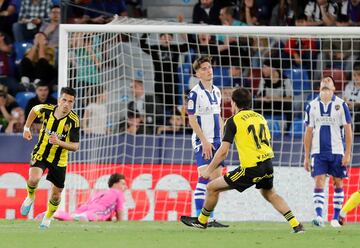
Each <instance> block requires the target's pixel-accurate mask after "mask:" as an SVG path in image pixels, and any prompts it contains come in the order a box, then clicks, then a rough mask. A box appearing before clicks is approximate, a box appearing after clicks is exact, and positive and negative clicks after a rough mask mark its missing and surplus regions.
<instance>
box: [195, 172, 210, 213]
mask: <svg viewBox="0 0 360 248" xmlns="http://www.w3.org/2000/svg"><path fill="white" fill-rule="evenodd" d="M208 182H209V180H207V179H205V178H203V177H199V179H198V183H197V184H196V188H195V192H194V199H195V208H196V216H199V215H200V213H201V209H202V208H203V206H204V201H205V194H206V185H207V184H208Z"/></svg>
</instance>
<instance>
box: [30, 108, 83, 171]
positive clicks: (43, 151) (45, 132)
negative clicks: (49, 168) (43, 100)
mask: <svg viewBox="0 0 360 248" xmlns="http://www.w3.org/2000/svg"><path fill="white" fill-rule="evenodd" d="M56 108H57V106H54V105H49V104H39V105H36V106H35V107H34V108H33V109H34V111H35V113H36V115H37V116H38V117H39V118H40V119H42V120H43V124H42V128H41V130H40V133H39V140H38V143H37V144H36V146H35V148H34V150H33V152H32V154H31V156H32V158H33V159H35V160H38V161H41V160H45V161H47V162H49V163H51V164H53V165H57V166H60V167H65V166H66V165H67V161H68V150H66V149H64V148H61V147H59V146H58V145H52V144H50V143H49V137H50V135H51V134H53V133H55V134H56V135H57V136H58V137H59V139H60V140H62V141H65V142H69V141H70V142H79V132H80V120H79V117H78V116H77V114H76V113H75V112H74V111H71V112H70V113H69V114H68V115H67V116H65V117H63V118H61V119H57V118H56V117H55V116H54V112H55V109H56Z"/></svg>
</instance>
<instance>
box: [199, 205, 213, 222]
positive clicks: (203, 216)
mask: <svg viewBox="0 0 360 248" xmlns="http://www.w3.org/2000/svg"><path fill="white" fill-rule="evenodd" d="M212 212H213V211H212V210H207V209H206V208H202V209H201V213H200V214H199V217H198V220H199V222H200V223H201V224H206V223H207V222H208V220H209V218H210V215H211V213H212Z"/></svg>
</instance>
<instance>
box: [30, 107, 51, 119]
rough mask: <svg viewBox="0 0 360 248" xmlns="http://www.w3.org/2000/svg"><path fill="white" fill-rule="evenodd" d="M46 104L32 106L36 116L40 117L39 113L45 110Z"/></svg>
mask: <svg viewBox="0 0 360 248" xmlns="http://www.w3.org/2000/svg"><path fill="white" fill-rule="evenodd" d="M48 106H49V105H47V104H39V105H36V106H34V107H33V110H34V112H35V114H36V116H37V117H38V118H40V117H41V115H42V114H43V113H44V112H45V111H46V109H48Z"/></svg>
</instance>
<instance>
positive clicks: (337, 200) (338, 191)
mask: <svg viewBox="0 0 360 248" xmlns="http://www.w3.org/2000/svg"><path fill="white" fill-rule="evenodd" d="M334 191H335V192H334V196H333V202H334V216H333V220H337V219H339V213H340V210H341V207H342V204H343V202H344V191H343V189H342V188H335V190H334Z"/></svg>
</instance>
